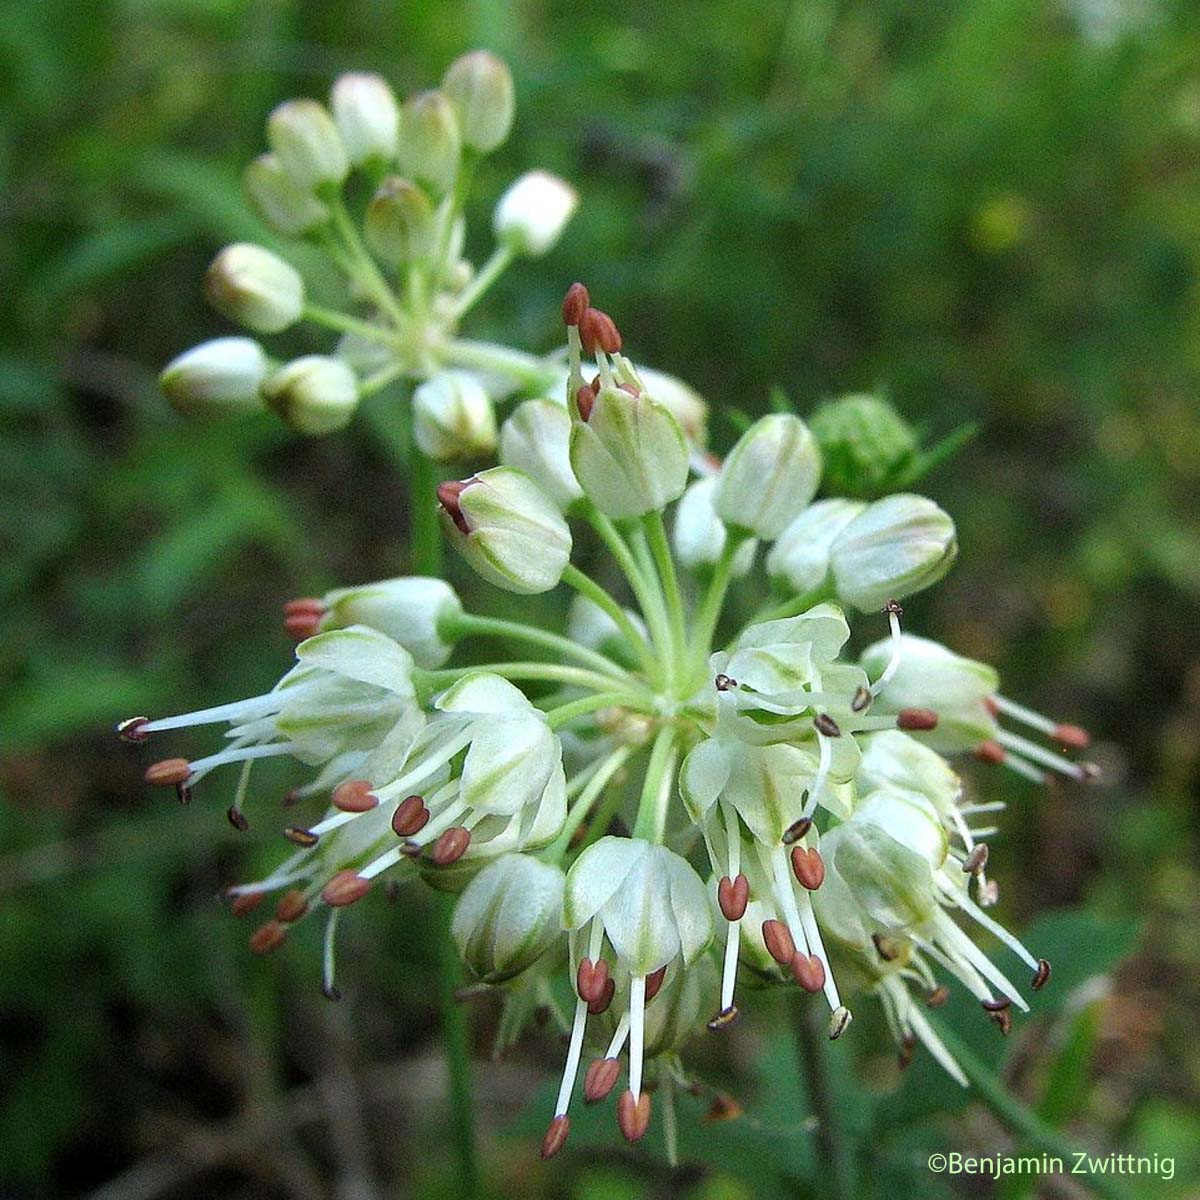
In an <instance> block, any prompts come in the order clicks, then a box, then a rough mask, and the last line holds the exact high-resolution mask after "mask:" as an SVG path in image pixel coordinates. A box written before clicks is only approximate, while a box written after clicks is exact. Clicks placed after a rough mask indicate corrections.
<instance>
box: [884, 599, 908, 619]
mask: <svg viewBox="0 0 1200 1200" xmlns="http://www.w3.org/2000/svg"><path fill="white" fill-rule="evenodd" d="M883 611H884V612H885V613H887V615H888V616H889V617H902V616H904V609H902V608H901V607H900V601H899V600H889V601H888V602H887V603H886V604H885V605H884V606H883Z"/></svg>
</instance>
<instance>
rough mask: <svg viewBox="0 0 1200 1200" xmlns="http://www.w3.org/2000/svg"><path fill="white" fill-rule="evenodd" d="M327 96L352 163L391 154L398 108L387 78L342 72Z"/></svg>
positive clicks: (355, 163) (358, 72)
mask: <svg viewBox="0 0 1200 1200" xmlns="http://www.w3.org/2000/svg"><path fill="white" fill-rule="evenodd" d="M329 99H330V106H331V107H332V109H333V119H334V122H335V123H336V125H337V129H338V133H339V134H340V135H341V138H342V145H343V146H345V148H346V155H347V157H348V158H349V159H350V161H351V162H352V163H353V164H354V165H355V166H362V165H363V164H364V163H368V162H380V161H386V160H387V159H390V158H392V157H393V155H394V154H395V153H396V137H397V132H398V130H399V128H400V108H399V105H397V103H396V96H395V93H394V92H393V91H392V89H391V88H390V87H389V86H388V82H387V80H386V79H384V78H383V77H382V76H380V75H373V74H369V73H366V72H360V71H355V72H351V73H350V74H347V75H341V76H339V77H338V78H337V79H336V80H335V81H334V84H333V90H332V92H331V93H330V97H329Z"/></svg>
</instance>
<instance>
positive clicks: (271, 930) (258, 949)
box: [250, 921, 287, 954]
mask: <svg viewBox="0 0 1200 1200" xmlns="http://www.w3.org/2000/svg"><path fill="white" fill-rule="evenodd" d="M286 937H287V926H286V925H285V924H284V923H283V922H282V921H268V922H267V923H266V924H265V925H260V926H259V927H258V928H257V929H256V930H255V931H254V932H253V933H252V934H251V935H250V949H251V950H252V951H253V952H254V953H255V954H269V953H270V952H271V951H272V950H274V949H275V947H276V946H279V945H281V944H282V943H283V939H284V938H286Z"/></svg>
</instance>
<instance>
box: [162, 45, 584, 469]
mask: <svg viewBox="0 0 1200 1200" xmlns="http://www.w3.org/2000/svg"><path fill="white" fill-rule="evenodd" d="M513 111H514V99H513V82H512V76H511V75H510V74H509V70H508V67H507V66H506V65H505V64H504V63H503V62H502V61H501V60H500V59H498V58H496V57H495V55H493V54H490V53H488V52H487V51H484V50H477V51H474V52H472V53H470V54H465V55H463V56H462V57H461V58H459V59H457V60H455V62H453V63H452V64H451V65H450V67H449V69H448V70H447V71H446V74H445V76H444V77H443V79H442V84H441V87H440V88H439V89H436V90H430V91H425V92H421V93H419V94H417V95H413V96H410V97H409V98H408V99H407V100H405V101H404V102H403V103H401V102H400V101H399V100H398V99H397V97H396V96H395V94H394V93H393V91H392V89H391V87H390V86H389V85H388V83H387V81H386V80H384V79H383V78H381V77H380V76H378V75H370V74H348V75H343V76H341V77H340V78H339V79H337V80H336V81H335V83H334V85H333V88H332V91H331V93H330V97H329V105H328V107H326V106H325V105H322V104H320V103H318V102H317V101H315V100H308V99H301V100H288V101H286V102H284V103H283V104H280V105H279V107H278V108H276V109H275V111H274V112H273V113H271V115H270V118H269V119H268V121H267V143H268V145H269V146H270V150H269V151H268V152H267V153H265V154H262V155H260V156H259V157H258V158H256V159H255V160H254V161H253V162H252V163H251V164H250V165H249V166H248V167H247V168H246V171H245V192H246V197H247V199H248V201H249V203H250V205H251V206H252V207H253V208H254V210H255V211H256V212H257V214H258V215H259V217H260V218H261V220H262V221H263V223H264V224H265V225H266V226H267V228H268V229H270V230H271V231H272V232H273V233H274V234H276V235H278V237H279V238H280V239H288V240H291V241H292V242H294V243H306V244H307V245H308V246H310V247H313V248H315V249H317V250H318V251H319V252H321V253H322V254H324V256H325V257H326V258H327V259H328V260H329V261H330V262H331V264H332V265H333V267H334V269H335V270H336V271H337V272H338V273H340V274H341V276H342V277H343V278H344V280H345V282H346V285H347V300H348V305H349V306H351V307H352V310H351V311H343V309H341V308H330V307H326V306H323V305H321V304H318V303H315V302H314V301H313V299H312V297H311V296H310V294H309V288H308V286H307V285H306V282H305V279H304V276H303V275H302V274H301V273H300V271H298V270H297V269H296V267H294V266H293V265H292V264H291V263H289V262H288V261H286V259H285V258H283V257H281V256H280V255H279V254H277V253H275V251H273V250H271V249H268V248H266V247H264V246H259V245H253V244H249V243H243V242H239V243H237V244H235V245H231V246H226V247H225V248H224V249H223V250H221V252H220V253H219V254H218V255H217V256H216V258H214V259H213V262H212V265H211V266H210V267H209V269H208V273H207V275H206V277H205V281H204V291H205V295H206V296H207V298H208V300H209V302H210V303H211V304H212V305H213V307H214V308H216V309H217V311H218V312H220V313H221V314H223V315H224V316H226V317H228V318H229V319H230V320H232V321H234V322H236V323H237V324H239V325H241V326H244V327H245V328H246V329H247V330H249V331H250V332H251V333H253V334H277V333H281V332H283V331H284V330H287V329H290V328H292V327H293V326H295V325H297V324H299V323H300V322H302V321H307V322H310V323H312V324H315V325H318V326H323V327H325V328H327V329H331V330H334V331H337V332H338V333H340V334H341V339H340V341H339V342H338V344H337V345H336V346H335V347H333V348H332V351H331V352H330V353H322V354H305V355H302V356H301V357H299V358H295V359H292V360H291V361H288V362H282V363H281V362H277V361H274V360H273V359H272V358H271V357H269V356H268V353H267V351H266V350H265V349H264V347H263V346H262V345H261V343H260V342H258V341H257V340H255V339H254V338H252V337H221V338H216V339H214V340H212V341H208V342H204V343H203V344H201V345H199V346H196V347H193V348H192V349H191V350H188V351H186V352H185V353H183V354H181V355H180V356H179V357H178V358H176V359H175V360H174V361H173V362H171V363H169V364H168V366H167V367H166V369H165V370H164V371H163V373H162V376H161V384H162V388H163V390H164V392H165V393H166V395H167V397H168V399H169V400H170V401H171V403H172V404H173V405H174V406H175V407H176V409H178V410H179V411H180V412H182V413H184V414H187V415H206V414H235V413H239V412H248V411H253V410H257V409H261V408H262V407H263V406H264V405H265V406H266V407H268V408H270V409H272V410H274V411H275V412H276V413H277V414H278V415H279V416H280V417H282V418H283V420H285V421H286V422H287V423H288V424H289V425H290V426H292V428H294V429H296V430H298V431H299V432H301V433H305V434H311V435H317V434H325V433H330V432H332V431H334V430H337V429H341V428H342V427H344V426H345V425H346V424H347V423H348V422H349V421H350V419H351V418H352V417H353V415H354V413H355V411H356V409H357V407H358V404H359V402H360V400H362V399H363V397H365V396H369V395H371V394H373V393H375V392H377V391H380V390H381V389H382V388H384V387H386V386H388V385H389V384H391V383H392V382H393V381H395V380H397V379H408V380H411V381H413V382H414V383H416V384H418V385H419V386H417V387H416V391H415V394H414V396H413V410H414V428H415V436H416V441H417V444H418V447H419V449H420V450H421V452H422V453H423V454H425V455H426V456H427V457H429V458H433V459H435V460H438V461H450V460H454V459H464V458H478V457H481V456H486V455H488V454H490V453H491V452H492V451H493V450H494V449H495V446H496V419H495V415H494V412H493V407H492V406H493V401H494V399H495V398H497V397H499V396H505V395H508V394H511V393H512V392H514V391H533V392H536V391H539V390H541V389H542V388H543V387H544V386H545V383H546V381H547V380H548V379H552V378H553V377H554V375H555V367H554V365H553V364H548V363H546V362H545V361H544V360H542V359H539V358H535V357H533V356H531V355H528V354H523V353H521V352H519V351H517V350H514V349H512V348H511V347H507V346H500V345H492V344H488V343H482V342H474V341H469V340H465V339H462V338H460V337H458V335H457V330H458V326H459V324H460V322H461V321H462V319H463V318H464V317H465V316H466V315H467V314H468V313H469V312H470V310H471V308H472V307H473V306H474V305H475V304H476V303H477V302H478V300H479V299H480V297H481V296H482V295H483V294H484V293H485V292H486V291H487V289H488V288H489V287H490V286H491V285H492V284H493V283H494V282H495V280H496V279H497V278H498V277H499V276H500V274H501V273H502V272H503V271H504V270H505V269H506V268H507V267H508V266H509V264H510V263H511V262H512V261H513V260H514V259H516V258H518V257H521V256H535V255H541V254H545V253H546V252H547V251H549V250H550V249H551V248H552V247H553V246H554V244H555V243H556V242H557V241H558V238H559V236H560V235H561V234H562V232H563V229H564V228H565V227H566V225H567V222H568V221H569V220H570V219H571V216H572V215H573V213H574V211H575V207H576V203H577V197H576V194H575V191H574V189H573V188H572V187H571V186H570V185H569V184H567V183H566V182H564V181H563V180H561V179H559V178H557V177H556V176H554V175H551V174H549V173H548V172H546V171H537V170H535V171H530V172H528V173H526V174H524V175H522V176H521V177H520V178H518V179H517V180H516V181H515V182H514V183H513V184H512V185H511V186H510V187H509V188H508V190H507V191H506V192H505V193H504V194H503V196H502V197H501V198H500V200H499V203H498V204H497V205H496V209H495V213H494V217H493V223H492V224H493V232H494V234H495V239H496V245H495V249H494V251H493V253H492V255H491V257H490V258H488V260H487V261H486V262H485V263H483V264H482V265H481V266H480V267H479V268H478V269H476V268H475V266H474V265H473V264H472V263H471V262H469V261H468V260H467V259H466V258H464V257H463V246H464V241H465V237H466V225H465V220H464V216H463V209H464V202H465V201H466V199H467V198H468V195H469V192H470V188H471V182H472V178H473V175H474V171H475V167H476V165H477V163H478V162H479V160H480V158H481V157H482V156H483V155H486V154H489V153H490V152H492V151H493V150H495V149H496V148H497V147H498V146H500V145H501V144H502V143H503V142H504V140H505V139H506V138H507V136H508V133H509V130H510V128H511V127H512V122H513ZM353 175H357V176H359V177H360V178H359V179H358V180H352V179H351V177H352V176H353ZM364 183H365V185H366V187H367V188H368V189H369V190H370V195H369V199H368V200H367V201H366V204H365V206H363V207H361V209H360V211H359V212H358V214H357V216H354V215H352V214H351V210H350V206H349V204H348V201H347V194H348V185H351V184H352V185H353V187H351V188H349V194H350V195H358V194H359V193H360V192H361V191H362V188H363V184H364Z"/></svg>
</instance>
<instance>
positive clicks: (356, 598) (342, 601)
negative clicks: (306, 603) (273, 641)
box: [320, 575, 462, 671]
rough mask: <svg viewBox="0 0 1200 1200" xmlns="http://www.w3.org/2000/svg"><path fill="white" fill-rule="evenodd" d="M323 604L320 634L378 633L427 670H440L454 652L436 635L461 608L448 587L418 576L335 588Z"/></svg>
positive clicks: (459, 612) (451, 647) (450, 646)
mask: <svg viewBox="0 0 1200 1200" xmlns="http://www.w3.org/2000/svg"><path fill="white" fill-rule="evenodd" d="M322 605H323V608H324V611H323V615H322V616H321V618H320V628H321V629H323V630H324V629H344V628H345V627H347V626H349V625H366V626H368V627H369V628H371V629H378V630H379V631H380V633H386V634H387V635H388V637H390V638H392V639H393V640H394V641H396V642H398V643H399V644H400V645H401V646H403V647H404V649H405V650H407V651H408V652H409V654H411V655H412V657H413V662H415V663H416V664H417V666H418V667H421V668H422V669H423V670H427V671H431V670H434V669H436V668H437V667H440V666H441V665H442V663H444V662H445V661H446V659H448V658H449V657H450V653H451V651H452V650H453V649H454V647H453V645H452V644H450V643H448V642H446V641H444V640H443V639H442V637H441V635H440V634H439V632H438V626H439V623H440V622H441V621H443V620H445V619H448V618H452V617H455V616H458V615H459V614H461V613H462V604H461V603H460V601H459V599H458V596H457V595H456V594H455V592H454V589H453V588H452V587H451V586H450V585H449V584H448V583H444V582H443V581H442V580H440V579H426V578H423V577H422V576H419V575H410V576H404V577H402V578H399V579H384V580H381V581H380V582H378V583H365V584H362V585H361V586H359V587H348V588H338V589H337V590H336V591H332V592H328V593H326V595H325V597H324V599H323V601H322Z"/></svg>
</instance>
